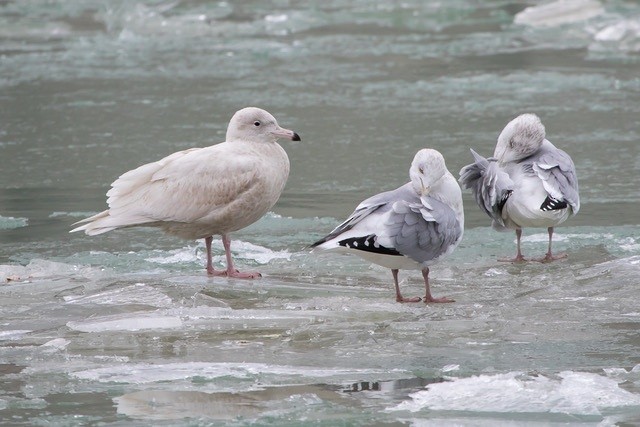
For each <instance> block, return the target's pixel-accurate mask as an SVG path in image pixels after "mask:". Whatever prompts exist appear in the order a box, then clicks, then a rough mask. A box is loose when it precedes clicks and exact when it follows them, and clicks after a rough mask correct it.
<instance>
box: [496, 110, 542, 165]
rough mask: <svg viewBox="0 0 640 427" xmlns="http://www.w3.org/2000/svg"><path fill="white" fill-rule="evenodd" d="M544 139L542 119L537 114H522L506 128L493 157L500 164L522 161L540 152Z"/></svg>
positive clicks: (501, 134)
mask: <svg viewBox="0 0 640 427" xmlns="http://www.w3.org/2000/svg"><path fill="white" fill-rule="evenodd" d="M544 138H545V130H544V126H543V124H542V122H541V121H540V118H539V117H538V116H536V115H535V114H521V115H519V116H518V117H516V118H515V119H513V120H511V121H510V122H509V123H508V124H507V125H506V126H505V127H504V129H503V130H502V132H501V133H500V136H498V143H497V144H496V149H495V151H494V152H493V156H494V157H495V158H497V159H498V161H499V162H500V163H508V162H514V161H518V160H522V159H524V158H526V157H529V156H530V155H532V154H533V153H535V152H536V151H538V150H539V149H540V146H541V145H542V142H543V141H544Z"/></svg>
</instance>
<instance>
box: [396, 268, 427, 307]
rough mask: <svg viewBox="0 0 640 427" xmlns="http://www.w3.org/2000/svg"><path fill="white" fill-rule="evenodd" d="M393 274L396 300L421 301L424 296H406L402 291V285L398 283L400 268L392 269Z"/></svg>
mask: <svg viewBox="0 0 640 427" xmlns="http://www.w3.org/2000/svg"><path fill="white" fill-rule="evenodd" d="M391 274H392V275H393V283H394V284H395V285H396V301H397V302H420V301H421V300H422V298H420V297H413V298H405V297H403V296H402V294H401V293H400V285H398V269H397V268H395V269H391Z"/></svg>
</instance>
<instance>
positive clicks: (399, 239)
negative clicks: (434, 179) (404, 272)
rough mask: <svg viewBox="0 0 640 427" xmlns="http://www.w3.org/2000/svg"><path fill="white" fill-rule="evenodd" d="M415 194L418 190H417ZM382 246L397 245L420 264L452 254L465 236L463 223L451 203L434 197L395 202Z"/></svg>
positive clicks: (393, 246)
mask: <svg viewBox="0 0 640 427" xmlns="http://www.w3.org/2000/svg"><path fill="white" fill-rule="evenodd" d="M414 194H415V193H414ZM383 230H384V231H382V232H381V233H380V235H379V241H380V243H381V245H383V246H387V244H389V243H387V241H390V243H391V244H389V247H392V248H395V249H396V250H397V251H398V252H400V253H401V254H402V255H405V256H407V257H409V258H411V259H413V260H414V261H417V262H419V263H423V262H427V261H431V260H434V259H436V258H438V257H440V256H442V255H444V254H446V253H449V252H450V251H451V250H453V248H454V247H455V245H457V243H458V242H459V241H460V239H461V238H462V225H461V224H460V221H459V220H458V218H457V217H456V214H455V212H454V211H453V209H451V208H450V207H449V206H447V205H445V204H444V203H442V202H439V201H438V200H436V199H433V198H431V197H423V198H421V199H420V198H418V197H417V195H415V196H414V200H412V201H399V202H396V203H394V204H393V206H392V208H391V213H390V215H389V217H388V220H387V222H386V223H385V224H384V229H383Z"/></svg>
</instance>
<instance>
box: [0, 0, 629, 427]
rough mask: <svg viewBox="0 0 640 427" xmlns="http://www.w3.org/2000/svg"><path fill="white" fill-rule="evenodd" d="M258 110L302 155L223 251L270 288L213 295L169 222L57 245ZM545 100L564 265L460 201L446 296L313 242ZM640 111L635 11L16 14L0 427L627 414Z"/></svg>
mask: <svg viewBox="0 0 640 427" xmlns="http://www.w3.org/2000/svg"><path fill="white" fill-rule="evenodd" d="M534 5H538V6H537V7H535V8H533V9H526V8H527V7H529V6H534ZM248 105H255V106H260V107H263V108H266V109H268V110H269V111H271V112H272V113H274V115H275V116H276V117H277V118H278V120H279V122H280V124H281V125H283V126H285V127H288V128H291V129H294V130H296V131H297V132H298V133H300V135H301V136H302V139H303V141H302V142H300V143H292V142H286V141H284V142H282V145H283V146H284V147H285V149H286V150H287V152H288V154H289V157H290V159H291V163H292V170H291V175H290V179H289V183H288V185H287V188H286V189H285V192H284V194H283V196H282V198H281V199H280V201H279V202H278V204H277V205H276V206H275V207H274V209H273V212H272V213H270V214H268V215H267V216H265V218H263V219H262V220H261V221H259V222H258V223H256V224H254V225H253V226H251V227H250V228H247V229H245V230H243V231H241V232H238V233H236V234H235V235H234V236H233V237H234V239H235V240H234V241H233V249H234V252H235V255H236V259H237V262H238V264H239V267H241V268H244V269H259V270H260V271H262V273H263V275H264V277H263V278H262V279H259V280H255V281H246V280H245V281H243V280H227V279H223V278H215V279H213V278H208V277H207V276H206V275H205V274H204V269H203V264H204V257H203V252H204V245H203V243H202V242H195V241H194V242H190V241H182V240H179V239H175V238H172V237H168V236H165V235H162V234H161V233H160V232H158V231H155V230H145V229H137V230H136V229H130V230H124V231H118V232H113V233H108V234H106V235H102V236H98V237H94V238H89V237H87V236H84V235H78V234H73V235H70V234H68V230H69V229H70V225H71V223H73V222H74V221H77V220H78V219H81V218H84V217H85V216H87V215H90V214H92V213H95V212H98V211H101V210H103V209H104V208H105V206H106V205H105V196H104V194H105V192H106V191H107V190H108V188H109V184H110V183H111V182H112V181H113V180H114V179H115V178H117V177H118V176H119V175H120V174H121V173H123V172H125V171H127V170H129V169H131V168H134V167H136V166H138V165H140V164H142V163H145V162H149V161H153V160H157V159H160V158H161V157H163V156H165V155H167V154H170V153H172V152H174V151H177V150H182V149H186V148H189V147H194V146H206V145H210V144H213V143H217V142H220V141H222V140H223V138H224V133H225V128H226V124H227V122H228V120H229V118H230V117H231V115H232V114H233V112H235V111H236V110H238V109H239V108H241V107H244V106H248ZM529 111H530V112H535V113H537V114H539V115H540V116H541V118H542V120H543V122H544V123H545V125H546V127H547V135H548V138H549V139H550V140H551V141H552V142H553V143H555V144H556V145H558V146H559V147H561V148H563V149H565V150H566V151H567V152H569V153H570V154H571V155H572V157H573V159H574V161H575V164H576V166H577V169H578V176H579V179H580V192H581V198H582V210H581V211H580V213H579V214H578V216H576V217H575V218H572V219H570V220H569V221H568V222H567V223H566V224H565V225H564V226H562V227H560V228H559V229H558V231H557V238H556V242H557V243H556V248H557V250H558V251H565V252H567V253H568V255H569V257H568V259H567V260H565V261H561V262H556V263H553V264H550V265H542V264H539V263H528V264H524V265H510V264H503V263H498V262H497V261H496V259H497V258H498V257H503V256H509V255H512V254H513V253H514V251H515V247H514V240H515V239H514V236H513V234H512V233H507V234H499V233H496V232H494V231H492V230H491V229H490V228H489V221H488V218H485V217H484V216H483V215H482V214H481V213H480V211H479V209H478V208H477V207H476V206H475V205H474V204H473V202H472V200H471V198H470V196H469V194H467V193H465V210H466V231H465V237H464V240H463V242H462V244H461V246H460V247H459V248H458V250H457V251H456V252H455V253H454V254H453V255H452V256H451V257H449V258H448V259H446V260H444V261H443V262H442V263H441V264H439V265H437V266H435V267H434V268H433V269H432V277H433V279H432V291H433V293H434V295H436V296H449V297H452V298H454V299H455V300H456V302H455V303H453V304H447V305H425V304H422V303H418V304H405V305H402V304H398V303H396V302H395V301H394V293H393V286H392V280H391V274H390V273H389V271H388V270H384V269H382V268H379V267H376V266H372V265H369V264H368V263H366V262H363V261H361V260H359V259H357V258H354V257H347V256H337V255H327V256H321V257H320V256H316V255H312V254H310V253H308V250H307V249H306V245H308V244H309V243H311V242H313V241H314V240H315V239H316V238H318V237H320V236H322V235H323V234H324V233H327V232H328V231H330V230H331V229H332V228H333V226H335V225H336V224H337V223H338V222H339V221H341V220H342V219H344V217H345V216H346V215H348V214H349V213H350V212H351V211H352V209H353V208H354V207H355V206H356V205H357V203H358V202H359V201H361V200H362V199H364V198H365V197H368V196H370V195H372V194H375V193H377V192H379V191H381V190H387V189H392V188H395V187H396V186H398V185H400V184H402V183H404V182H406V181H407V180H408V167H409V163H410V161H411V159H412V158H413V155H414V154H415V152H416V151H417V150H418V149H420V148H423V147H432V148H435V149H438V150H440V151H441V152H442V153H443V154H444V156H445V158H446V159H447V164H448V167H449V169H450V170H451V171H452V172H453V173H454V174H456V175H457V172H458V171H459V169H460V168H461V167H462V166H464V165H465V164H467V163H468V162H470V160H471V156H470V154H469V151H468V150H469V147H474V148H475V149H476V150H477V151H479V152H480V153H482V154H485V155H489V154H491V153H492V151H493V146H494V144H495V140H496V137H497V135H498V133H499V132H500V130H501V129H502V128H503V126H504V125H505V124H506V123H507V122H508V121H509V120H510V119H511V118H513V117H514V116H515V115H517V114H519V113H522V112H529ZM639 117H640V6H639V5H638V3H637V2H631V1H629V2H626V1H620V0H612V1H607V2H598V1H596V0H566V1H563V2H553V3H544V4H542V5H539V3H538V2H533V1H530V2H525V1H509V0H490V1H482V2H478V1H470V0H466V1H463V0H451V1H446V2H444V1H443V2H430V1H429V2H427V1H418V0H415V1H413V0H406V1H403V2H397V1H387V2H371V1H364V0H363V1H358V0H329V1H323V2H316V1H295V2H294V1H286V0H273V1H228V2H225V1H220V2H205V1H197V0H196V1H173V2H171V1H166V2H151V1H147V2H133V1H121V2H117V1H79V0H66V1H40V0H33V1H22V0H20V1H11V0H4V1H0V160H1V166H0V384H1V387H0V424H2V425H65V426H66V425H103V426H104V425H109V426H112V425H113V426H115V425H122V426H124V425H127V426H129V425H172V426H173V425H249V424H256V425H274V426H282V425H292V426H293V425H326V426H338V425H343V426H359V425H363V426H364V425H389V426H391V425H414V426H454V425H455V426H511V425H518V426H542V425H544V426H548V425H570V426H609V425H620V426H632V425H639V424H640V333H639V328H640V303H639V302H638V292H639V287H640V237H639V236H640V225H639V224H640V221H639V220H640V214H639V213H638V212H640V190H639V188H640V176H639V174H638V170H639V169H640V148H639V144H640V127H639ZM525 235H526V238H525V242H524V251H525V255H529V256H531V257H535V256H541V255H542V254H544V252H545V250H546V231H545V230H540V229H537V230H536V229H533V230H525ZM214 246H215V249H216V254H217V256H216V261H217V262H219V263H222V261H223V256H222V255H223V252H222V245H221V242H220V241H219V240H218V241H216V242H215V243H214ZM401 279H402V284H401V285H402V288H403V290H404V293H405V294H406V295H408V296H412V295H420V294H422V292H423V288H422V281H421V278H420V275H419V273H417V272H402V273H401Z"/></svg>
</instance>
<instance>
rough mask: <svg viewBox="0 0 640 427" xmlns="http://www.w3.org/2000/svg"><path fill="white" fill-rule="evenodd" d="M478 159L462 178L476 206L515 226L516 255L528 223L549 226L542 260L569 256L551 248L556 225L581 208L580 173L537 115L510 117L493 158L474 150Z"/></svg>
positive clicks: (500, 225)
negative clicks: (550, 140)
mask: <svg viewBox="0 0 640 427" xmlns="http://www.w3.org/2000/svg"><path fill="white" fill-rule="evenodd" d="M471 153H472V154H473V157H474V159H475V162H474V163H472V164H470V165H467V166H465V167H463V168H462V169H461V170H460V183H461V184H462V185H463V186H464V188H471V191H472V192H473V196H474V198H475V200H476V202H477V203H478V206H480V208H481V209H482V210H483V211H484V212H485V213H486V214H487V215H489V216H490V217H491V219H493V227H494V228H496V229H497V230H504V229H506V228H510V229H515V231H516V245H517V252H516V257H515V258H513V259H506V260H501V261H511V262H522V261H524V260H525V259H524V257H523V255H522V251H521V250H520V238H521V237H522V229H523V228H524V227H547V231H548V233H549V248H548V251H547V253H546V255H545V257H544V258H542V259H541V260H540V261H542V262H549V261H553V260H556V259H559V258H564V257H566V254H560V255H554V254H553V252H552V251H551V241H552V238H553V228H554V227H555V226H556V225H559V224H561V223H563V222H564V221H566V220H567V218H569V217H570V216H572V215H575V214H577V213H578V210H579V209H580V197H579V196H578V178H577V177H576V169H575V166H574V165H573V161H572V160H571V157H569V155H568V154H567V153H565V152H564V151H562V150H560V149H558V148H556V147H555V146H554V145H553V144H552V143H551V142H549V141H548V140H547V139H545V129H544V126H543V125H542V122H541V121H540V118H539V117H538V116H536V115H535V114H522V115H520V116H518V117H516V118H515V119H513V120H512V121H510V122H509V123H508V124H507V126H506V127H505V128H504V130H503V131H502V132H501V133H500V136H498V143H497V145H496V149H495V151H494V153H493V157H490V158H488V159H485V158H484V157H482V156H480V155H478V154H477V153H476V152H475V151H473V150H471Z"/></svg>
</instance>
